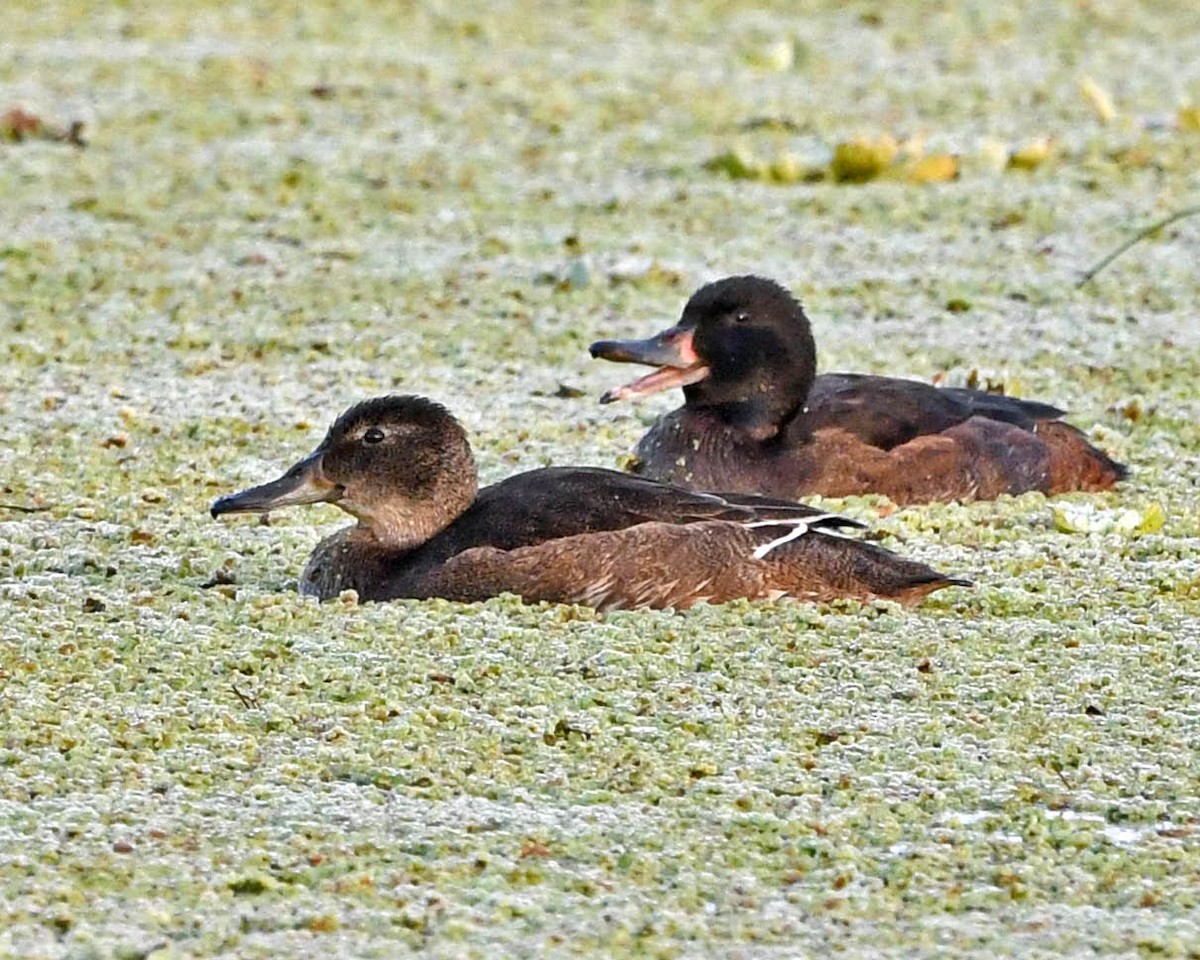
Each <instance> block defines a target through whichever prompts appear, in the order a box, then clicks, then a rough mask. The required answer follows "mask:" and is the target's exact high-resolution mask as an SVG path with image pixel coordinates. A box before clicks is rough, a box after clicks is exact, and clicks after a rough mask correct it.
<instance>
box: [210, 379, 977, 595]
mask: <svg viewBox="0 0 1200 960" xmlns="http://www.w3.org/2000/svg"><path fill="white" fill-rule="evenodd" d="M439 462H440V463H443V464H444V465H445V468H444V469H442V470H439V469H437V468H436V464H437V463H439ZM414 463H415V464H417V468H416V474H417V476H416V477H415V478H414V477H413V476H410V475H409V471H410V465H412V464H414ZM318 501H329V502H334V503H337V504H338V505H339V506H341V507H342V508H343V509H345V510H347V512H349V513H351V514H353V515H354V516H356V517H358V518H359V522H358V524H356V525H355V526H352V527H347V528H345V529H343V530H340V531H338V532H337V533H335V534H333V535H332V536H329V537H326V538H325V539H324V540H323V541H321V543H320V544H318V546H317V547H316V549H315V550H314V551H313V553H312V555H311V557H310V558H309V561H308V564H307V565H306V566H305V569H304V572H303V574H302V575H301V578H300V589H301V592H303V593H306V594H310V595H314V596H317V597H320V598H321V599H327V598H329V597H334V596H337V595H338V594H339V593H340V592H342V591H343V590H350V589H353V590H355V591H357V592H358V595H359V597H360V598H361V599H363V600H389V599H395V598H400V597H409V598H416V599H423V598H427V597H443V598H446V599H450V600H460V601H475V600H484V599H487V598H488V597H493V596H496V595H498V594H500V593H515V594H518V595H519V596H521V597H523V598H524V599H526V600H529V601H542V600H544V601H551V602H562V603H580V604H587V605H589V606H594V607H598V608H605V609H606V608H617V607H675V608H685V607H689V606H691V605H692V604H694V603H697V602H700V601H707V602H710V603H721V602H724V601H727V600H732V599H736V598H741V597H745V598H750V599H773V598H777V597H781V596H793V597H797V598H800V599H806V600H832V599H835V598H839V597H860V598H864V599H865V598H874V597H880V598H888V599H893V600H897V601H899V602H901V603H905V604H914V603H917V602H919V601H920V600H921V598H923V597H924V596H926V595H927V594H929V593H930V592H932V591H933V590H937V589H940V588H942V587H946V586H950V585H952V584H965V583H966V581H963V580H956V579H953V578H949V577H946V576H943V575H942V574H940V573H938V572H937V571H935V570H933V569H932V568H930V567H928V566H926V565H924V564H921V563H916V562H913V561H909V560H904V559H902V558H900V557H898V556H896V555H895V554H893V553H890V552H889V551H887V550H884V549H883V548H881V547H878V546H875V545H874V544H870V543H864V542H862V541H859V540H855V539H851V538H850V537H848V536H846V535H845V534H843V533H842V532H841V531H843V530H844V529H846V528H852V527H856V526H860V525H859V524H857V523H855V522H854V521H851V520H848V519H846V518H844V517H839V516H836V515H831V514H826V513H822V512H821V511H819V510H816V509H814V508H813V507H808V506H804V505H802V504H797V503H792V502H790V501H787V500H781V499H772V498H768V497H761V496H755V495H739V494H730V495H720V496H718V495H713V494H704V493H695V492H691V491H687V490H683V489H680V488H677V487H673V486H668V485H665V484H661V483H658V482H655V481H650V480H645V479H641V478H638V477H633V476H629V475H627V474H621V473H617V472H616V471H612V470H600V469H595V468H589V467H563V468H546V469H542V470H532V471H529V472H528V473H522V474H518V475H517V476H514V477H510V478H508V479H507V480H503V481H501V482H500V483H497V484H494V485H492V486H490V487H487V488H485V489H483V490H480V491H478V492H476V480H475V469H474V463H473V460H472V459H471V455H470V447H469V445H468V444H467V440H466V436H465V434H464V433H463V431H462V429H461V427H460V426H459V425H458V423H457V421H455V420H454V418H453V417H452V416H451V415H450V414H449V413H448V412H447V411H446V410H445V409H444V408H442V407H439V406H437V405H436V404H433V403H431V402H430V401H427V400H423V399H421V398H418V397H387V398H381V399H378V400H373V401H368V402H367V403H365V404H360V405H358V406H357V407H354V408H352V409H351V410H349V411H347V413H345V414H344V415H343V416H342V417H340V418H339V419H338V421H337V422H336V423H335V424H334V426H333V427H332V428H331V429H330V431H329V434H328V435H327V436H326V438H325V440H324V441H323V442H322V444H321V445H320V446H319V447H318V448H317V450H316V451H315V452H314V453H313V454H311V455H310V456H309V457H306V458H305V459H304V460H302V461H301V462H300V463H298V464H297V465H296V466H294V467H292V468H291V469H290V470H289V471H287V472H286V473H285V474H284V475H283V476H282V477H280V478H279V479H278V480H275V481H272V482H271V483H268V484H264V485H262V486H260V487H254V488H252V489H250V490H246V491H243V492H242V493H238V494H234V495H233V496H230V497H224V498H222V499H220V500H218V501H217V502H216V503H214V504H213V511H212V512H213V514H214V516H217V515H220V514H224V513H238V512H265V511H268V510H271V509H275V508H276V507H278V506H285V505H289V504H298V503H308V502H318ZM431 531H432V532H431Z"/></svg>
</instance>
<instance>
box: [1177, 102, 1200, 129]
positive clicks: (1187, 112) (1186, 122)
mask: <svg viewBox="0 0 1200 960" xmlns="http://www.w3.org/2000/svg"><path fill="white" fill-rule="evenodd" d="M1179 129H1180V130H1188V131H1190V132H1192V133H1197V132H1200V107H1180V108H1179Z"/></svg>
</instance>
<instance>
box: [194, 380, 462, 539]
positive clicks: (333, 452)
mask: <svg viewBox="0 0 1200 960" xmlns="http://www.w3.org/2000/svg"><path fill="white" fill-rule="evenodd" d="M477 484H478V479H477V474H476V470H475V461H474V459H473V458H472V456H471V447H470V444H469V443H468V442H467V435H466V433H465V432H464V431H463V428H462V426H461V425H460V424H459V422H458V421H457V420H455V419H454V417H453V416H452V415H451V414H450V412H449V411H448V410H447V409H446V408H445V407H443V406H441V405H439V404H436V403H434V402H433V401H432V400H426V399H424V398H423V397H413V396H392V397H378V398H376V399H374V400H366V401H364V402H362V403H359V404H356V405H355V406H353V407H351V408H350V409H349V410H347V411H346V412H345V413H343V414H342V415H341V416H340V417H338V418H337V421H336V422H335V423H334V424H333V426H332V427H330V428H329V432H328V433H327V434H326V435H325V439H324V440H322V441H321V445H320V446H319V447H317V449H316V450H314V451H313V452H312V453H310V454H309V455H308V456H307V457H305V458H304V459H303V460H301V461H300V462H299V463H297V464H295V465H294V466H293V467H291V468H290V469H289V470H288V471H287V472H286V473H284V474H283V476H281V477H279V479H277V480H272V481H271V482H270V483H264V484H263V485H262V486H258V487H251V488H250V489H249V490H243V491H242V492H241V493H235V494H232V495H230V496H228V497H221V498H220V499H219V500H217V501H215V502H214V503H213V505H212V511H211V512H212V515H213V516H214V517H219V516H221V515H222V514H225V513H267V512H268V511H271V510H277V509H279V508H280V507H290V506H295V505H296V504H302V503H336V504H337V505H338V506H339V507H341V508H342V509H343V510H345V511H346V512H347V513H349V514H351V515H352V516H354V517H357V518H358V521H359V524H360V525H361V526H362V527H365V528H367V529H368V530H369V531H370V532H371V534H373V535H374V537H375V538H376V539H377V540H378V541H379V542H380V543H382V544H384V545H386V546H388V547H392V548H396V549H401V548H405V547H410V546H415V545H416V544H420V543H423V542H425V541H426V540H428V539H429V538H430V537H432V536H433V535H434V534H435V533H437V532H438V531H439V530H441V529H443V528H444V527H446V526H447V525H448V524H449V523H451V522H452V521H453V520H454V519H455V518H456V517H457V516H458V515H459V514H461V513H462V512H463V511H464V510H466V509H467V507H469V506H470V505H471V502H472V501H473V500H474V499H475V493H476V489H477Z"/></svg>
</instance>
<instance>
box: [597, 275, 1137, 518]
mask: <svg viewBox="0 0 1200 960" xmlns="http://www.w3.org/2000/svg"><path fill="white" fill-rule="evenodd" d="M592 354H593V355H594V356H598V357H603V358H606V359H612V360H618V361H625V362H644V363H649V364H651V365H653V366H656V367H658V370H656V371H655V373H653V374H650V375H649V376H648V377H646V378H643V379H642V380H640V381H637V382H635V383H633V384H629V385H627V386H625V387H622V388H619V389H617V390H613V391H609V393H608V394H606V395H605V397H604V398H603V399H604V400H606V401H608V400H614V399H620V398H621V397H625V396H638V395H641V394H644V393H649V392H656V391H658V390H661V389H667V388H669V387H671V386H675V385H681V386H682V387H683V391H684V398H685V403H684V405H683V406H682V407H680V408H678V409H677V410H674V411H672V412H671V413H668V414H666V415H665V416H663V417H662V418H660V419H659V421H658V422H657V423H655V424H654V425H653V426H652V427H651V428H650V430H649V432H647V434H646V435H645V436H644V437H643V438H642V440H641V442H640V443H639V444H638V447H637V451H636V461H635V464H634V466H633V467H632V469H633V470H634V471H635V472H637V473H638V474H640V475H642V476H646V477H651V478H653V479H656V480H661V481H664V482H667V483H673V484H678V485H680V486H685V487H688V488H690V489H697V490H715V489H721V490H733V491H743V492H758V493H770V494H773V495H776V496H784V497H799V496H805V495H809V494H822V495H824V496H834V497H840V496H848V495H853V494H862V493H881V494H885V495H886V496H888V497H890V498H891V499H892V500H895V501H896V502H897V503H922V502H929V501H937V500H977V499H991V498H994V497H997V496H999V495H1000V494H1004V493H1013V494H1015V493H1023V492H1025V491H1028V490H1040V491H1042V492H1044V493H1046V494H1055V493H1062V492H1066V491H1069V490H1105V489H1108V488H1110V487H1112V486H1113V485H1114V484H1115V483H1116V482H1117V481H1118V480H1120V479H1122V478H1123V477H1124V476H1125V474H1126V471H1125V468H1124V467H1123V466H1121V465H1120V464H1118V463H1116V462H1115V461H1113V460H1112V459H1111V458H1109V457H1108V456H1107V455H1106V454H1105V453H1104V452H1103V451H1101V450H1098V449H1097V448H1096V447H1094V446H1092V445H1091V444H1090V443H1089V442H1088V441H1087V438H1086V437H1085V436H1084V435H1083V434H1082V433H1081V432H1080V431H1078V430H1076V429H1075V428H1074V427H1071V426H1069V425H1068V424H1066V423H1063V422H1062V421H1061V420H1060V419H1059V418H1060V417H1061V416H1062V411H1061V410H1058V409H1057V408H1055V407H1052V406H1050V405H1048V404H1044V403H1039V402H1036V401H1028V400H1019V399H1016V398H1013V397H1005V396H997V395H995V394H989V393H983V392H980V391H976V390H965V389H953V388H938V387H934V386H931V385H929V384H925V383H920V382H918V381H914V380H902V379H897V378H894V377H876V376H865V375H860V374H839V373H835V374H824V375H821V376H816V349H815V346H814V344H813V339H812V332H811V330H810V328H809V324H808V319H807V317H805V315H804V311H803V309H802V308H801V306H800V304H799V303H797V302H796V301H795V299H793V298H792V296H791V295H790V294H789V293H788V292H787V291H786V290H784V289H783V288H782V287H780V286H779V285H778V284H776V283H774V282H773V281H770V280H765V279H763V278H759V277H731V278H728V279H725V280H720V281H717V282H716V283H713V284H709V285H708V286H706V287H703V288H701V289H700V290H699V291H697V292H696V293H695V294H694V295H693V297H692V298H691V300H689V302H688V304H687V306H686V307H685V308H684V313H683V317H682V318H681V320H680V322H679V324H678V325H677V326H676V327H673V328H671V329H670V330H667V331H664V332H663V333H661V334H658V335H657V336H655V337H651V338H650V339H648V340H645V341H605V342H601V343H596V344H593V345H592Z"/></svg>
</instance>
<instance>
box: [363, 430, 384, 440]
mask: <svg viewBox="0 0 1200 960" xmlns="http://www.w3.org/2000/svg"><path fill="white" fill-rule="evenodd" d="M363 443H383V431H382V430H380V429H379V428H378V427H371V428H370V429H369V430H367V432H366V433H364V434H363Z"/></svg>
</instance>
